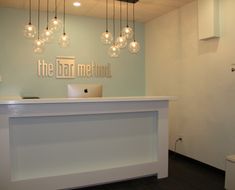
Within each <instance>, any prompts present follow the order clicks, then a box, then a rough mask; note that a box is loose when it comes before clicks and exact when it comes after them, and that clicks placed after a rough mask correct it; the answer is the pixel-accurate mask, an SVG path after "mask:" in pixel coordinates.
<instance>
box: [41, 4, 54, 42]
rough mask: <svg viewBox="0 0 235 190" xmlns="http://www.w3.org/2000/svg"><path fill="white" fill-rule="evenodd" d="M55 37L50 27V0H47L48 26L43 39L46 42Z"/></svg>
mask: <svg viewBox="0 0 235 190" xmlns="http://www.w3.org/2000/svg"><path fill="white" fill-rule="evenodd" d="M52 38H53V31H52V30H51V29H49V0H47V25H46V28H45V29H44V30H43V33H42V36H41V39H42V40H43V41H44V42H50V41H51V40H52Z"/></svg>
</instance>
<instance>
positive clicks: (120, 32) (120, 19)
mask: <svg viewBox="0 0 235 190" xmlns="http://www.w3.org/2000/svg"><path fill="white" fill-rule="evenodd" d="M120 36H122V1H120Z"/></svg>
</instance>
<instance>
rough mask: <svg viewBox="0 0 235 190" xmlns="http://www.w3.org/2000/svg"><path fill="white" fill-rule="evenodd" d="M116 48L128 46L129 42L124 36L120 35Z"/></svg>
mask: <svg viewBox="0 0 235 190" xmlns="http://www.w3.org/2000/svg"><path fill="white" fill-rule="evenodd" d="M116 46H117V47H118V48H125V47H126V46H127V40H126V38H125V37H124V36H122V35H120V36H119V37H118V38H117V40H116Z"/></svg>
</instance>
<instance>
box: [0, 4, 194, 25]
mask: <svg viewBox="0 0 235 190" xmlns="http://www.w3.org/2000/svg"><path fill="white" fill-rule="evenodd" d="M74 1H76V0H66V13H68V14H72V15H80V16H90V17H98V18H105V2H106V1H105V0H78V1H79V2H81V4H82V6H81V7H74V6H73V5H72V4H73V2H74ZM192 1H194V0H139V2H137V3H136V4H135V19H136V20H137V21H139V22H147V21H150V20H151V19H153V18H156V17H158V16H160V15H163V14H165V13H167V12H169V11H172V10H174V9H176V8H178V7H181V6H183V5H185V4H187V3H189V2H192ZM37 2H38V1H37V0H32V9H34V10H36V9H37ZM46 2H47V0H41V9H42V10H46ZM112 2H113V1H112V0H109V9H108V10H109V14H108V15H109V18H112ZM49 3H50V5H49V6H50V10H51V11H54V4H55V0H49ZM57 3H58V12H62V10H63V0H57ZM28 4H29V0H0V7H10V8H20V9H27V10H28V6H29V5H28ZM119 4H120V2H119V1H116V8H117V10H119V9H118V8H119ZM131 5H132V4H130V5H129V9H130V13H131V14H132V12H131V11H132V6H131ZM122 10H123V18H124V19H125V17H126V3H125V2H123V3H122ZM116 12H117V17H119V15H118V13H119V11H116ZM130 17H131V16H130Z"/></svg>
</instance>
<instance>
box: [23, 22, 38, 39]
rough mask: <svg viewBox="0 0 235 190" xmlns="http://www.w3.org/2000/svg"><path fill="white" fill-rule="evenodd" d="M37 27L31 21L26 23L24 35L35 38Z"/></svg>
mask: <svg viewBox="0 0 235 190" xmlns="http://www.w3.org/2000/svg"><path fill="white" fill-rule="evenodd" d="M36 33H37V32H36V27H35V26H34V25H32V24H31V23H29V24H27V25H25V27H24V36H25V37H26V38H34V37H35V36H36Z"/></svg>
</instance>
